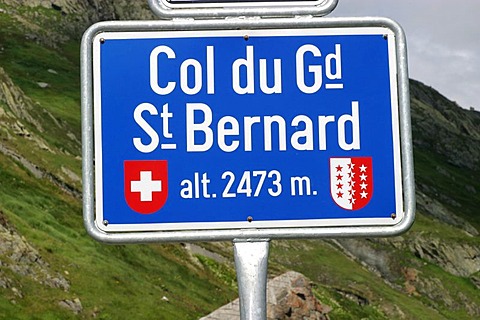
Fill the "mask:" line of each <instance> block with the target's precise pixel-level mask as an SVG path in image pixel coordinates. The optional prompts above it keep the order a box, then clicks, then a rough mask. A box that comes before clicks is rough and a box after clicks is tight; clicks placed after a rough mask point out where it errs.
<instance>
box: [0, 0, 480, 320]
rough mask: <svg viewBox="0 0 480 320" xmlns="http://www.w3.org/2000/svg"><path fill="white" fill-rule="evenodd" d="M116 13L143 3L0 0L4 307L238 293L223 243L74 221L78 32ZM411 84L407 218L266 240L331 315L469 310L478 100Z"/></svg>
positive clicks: (89, 305)
mask: <svg viewBox="0 0 480 320" xmlns="http://www.w3.org/2000/svg"><path fill="white" fill-rule="evenodd" d="M52 3H53V4H52ZM127 18H128V19H151V18H153V17H152V16H151V14H150V12H149V10H148V8H147V7H146V1H141V0H138V1H128V2H127V1H123V0H122V1H114V0H110V1H107V0H98V1H86V2H83V1H74V0H71V1H69V0H63V1H42V0H36V1H21V0H1V1H0V318H1V319H77V318H80V319H90V318H97V319H198V318H200V317H202V316H205V315H206V314H208V313H210V312H211V311H213V310H215V309H216V308H218V307H220V306H222V305H223V304H225V303H227V302H229V301H231V300H233V299H235V298H236V296H237V285H236V281H235V270H234V266H233V258H232V248H231V247H232V246H231V244H230V243H200V244H196V245H195V246H192V245H189V244H169V245H159V244H155V245H123V246H120V245H115V246H113V245H105V244H101V243H97V242H96V241H94V240H93V239H91V238H90V237H89V236H88V235H87V234H86V232H85V230H84V227H83V220H82V207H81V132H80V125H81V124H80V94H79V90H80V83H79V46H80V45H79V43H80V41H79V38H80V36H81V34H82V32H83V30H84V29H85V28H86V27H87V26H89V25H90V24H91V23H93V22H95V21H98V20H101V19H127ZM410 85H411V104H412V121H413V138H414V145H415V150H414V156H415V174H416V182H417V208H418V212H417V220H416V222H415V224H414V226H413V228H412V229H411V230H410V231H409V232H407V233H406V234H404V235H402V236H399V237H394V238H386V239H383V238H380V239H336V240H335V239H331V240H326V241H324V240H308V241H304V240H302V241H273V242H272V243H271V253H270V259H269V266H270V270H269V276H271V277H273V276H276V275H279V274H282V273H283V272H285V271H287V270H295V271H298V272H301V273H303V274H304V275H306V276H307V277H308V278H309V279H310V280H311V281H312V282H313V284H314V292H315V294H316V295H317V298H319V300H320V301H321V302H322V304H324V305H328V306H329V307H330V308H331V310H330V311H329V313H328V316H329V317H330V318H331V319H361V318H367V319H476V318H480V240H479V230H480V216H479V214H480V212H479V210H480V209H479V204H480V113H478V112H476V111H471V110H464V109H462V108H460V107H459V106H458V105H457V104H456V103H455V102H452V101H449V100H448V99H447V98H445V97H444V96H442V95H441V94H440V93H439V92H437V91H435V90H434V89H432V88H430V87H428V86H426V85H424V84H422V83H420V82H418V81H414V80H412V81H411V83H410ZM285 319H288V317H286V318H285Z"/></svg>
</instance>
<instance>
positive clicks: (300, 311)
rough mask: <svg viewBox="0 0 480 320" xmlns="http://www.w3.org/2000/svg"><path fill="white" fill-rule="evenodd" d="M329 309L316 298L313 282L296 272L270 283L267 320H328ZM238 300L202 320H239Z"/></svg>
mask: <svg viewBox="0 0 480 320" xmlns="http://www.w3.org/2000/svg"><path fill="white" fill-rule="evenodd" d="M330 311H331V308H330V307H329V306H326V305H323V304H322V303H321V302H320V301H318V299H317V298H316V297H315V295H314V293H313V290H312V283H311V281H310V280H308V279H307V278H306V277H305V276H304V275H302V274H301V273H298V272H295V271H289V272H286V273H284V274H282V275H280V276H278V277H276V278H274V279H272V280H270V281H268V283H267V320H289V319H291V320H326V319H329V317H328V312H330ZM239 319H240V310H239V300H238V299H236V300H235V301H233V302H231V303H229V304H227V305H225V306H223V307H221V308H220V309H217V310H215V311H214V312H212V313H211V314H209V315H207V316H205V317H203V318H201V320H239Z"/></svg>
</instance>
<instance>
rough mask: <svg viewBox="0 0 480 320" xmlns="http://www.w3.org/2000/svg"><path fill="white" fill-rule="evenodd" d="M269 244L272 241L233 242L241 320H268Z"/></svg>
mask: <svg viewBox="0 0 480 320" xmlns="http://www.w3.org/2000/svg"><path fill="white" fill-rule="evenodd" d="M269 244H270V239H251V240H243V239H235V240H233V249H234V257H235V269H236V271H237V282H238V295H239V297H240V320H266V319H267V267H268V250H269Z"/></svg>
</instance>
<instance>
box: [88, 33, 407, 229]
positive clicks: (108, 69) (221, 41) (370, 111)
mask: <svg viewBox="0 0 480 320" xmlns="http://www.w3.org/2000/svg"><path fill="white" fill-rule="evenodd" d="M395 38H396V36H395V34H394V33H393V32H392V31H391V30H390V29H388V28H383V27H362V28H354V27H352V28H330V29H329V28H319V29H312V28H307V29H288V30H282V29H275V30H272V29H269V30H228V31H227V30H206V31H152V32H147V31H142V32H140V31H139V32H113V31H112V32H101V33H99V34H97V35H96V36H95V37H94V38H93V97H94V98H93V102H94V125H95V126H94V127H95V136H94V140H95V142H94V143H95V180H96V181H95V188H96V191H95V196H96V215H95V217H96V218H95V219H96V224H97V226H98V228H99V229H101V230H102V231H105V232H118V231H119V232H122V231H159V230H204V229H240V228H283V227H306V226H318V227H325V226H327V227H328V226H392V225H395V224H398V223H399V222H401V221H402V219H403V217H404V211H403V202H402V173H401V161H400V137H399V124H398V118H399V115H398V96H397V95H398V89H397V60H396V59H397V55H396V45H395V41H396V39H395Z"/></svg>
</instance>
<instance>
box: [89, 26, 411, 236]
mask: <svg viewBox="0 0 480 320" xmlns="http://www.w3.org/2000/svg"><path fill="white" fill-rule="evenodd" d="M245 34H248V35H249V36H250V37H256V36H258V37H262V36H268V37H282V36H331V35H338V36H342V35H385V36H387V41H388V55H389V73H390V79H389V80H390V92H391V102H390V105H391V114H392V119H391V123H392V131H393V132H392V137H393V142H392V143H393V150H394V170H395V172H394V175H395V191H396V194H395V203H396V210H395V214H396V217H395V219H391V218H348V219H342V218H339V219H308V220H294V219H292V220H281V221H278V220H272V221H262V220H260V221H252V222H247V221H241V222H232V221H224V222H213V223H192V222H185V223H148V224H112V223H108V222H104V221H106V220H104V217H103V210H104V209H105V208H104V206H103V191H104V190H103V172H102V169H103V158H102V153H103V147H102V105H101V85H100V83H101V72H100V70H101V65H100V61H101V59H100V55H101V52H100V51H101V47H102V45H101V41H108V40H112V39H117V40H118V39H134V40H135V39H165V38H203V37H237V38H242V37H243V36H244V35H245ZM93 83H94V86H93V92H94V93H93V95H94V121H95V159H96V163H95V167H96V171H95V176H96V179H95V183H96V223H97V226H98V227H99V229H101V230H103V231H105V232H115V231H118V232H126V231H165V230H204V229H205V230H208V229H241V228H278V227H283V228H288V227H308V226H317V227H325V226H349V225H350V226H352V225H355V226H365V225H395V224H397V223H398V221H401V220H402V219H403V210H402V209H403V202H402V196H401V193H402V192H401V189H402V183H401V163H400V148H399V146H400V142H399V141H400V140H399V139H400V137H399V129H398V112H397V111H398V96H397V87H396V83H397V68H396V54H395V37H394V34H393V32H392V31H391V30H389V29H387V28H384V27H365V28H330V29H293V30H292V29H275V30H243V29H242V30H208V31H202V32H198V31H164V32H102V33H99V34H98V35H96V36H95V38H94V39H93ZM397 212H398V214H397ZM397 219H398V220H397Z"/></svg>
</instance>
